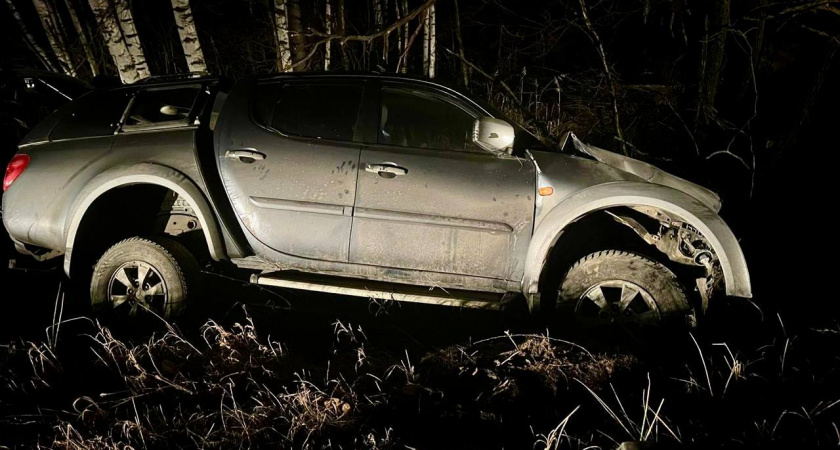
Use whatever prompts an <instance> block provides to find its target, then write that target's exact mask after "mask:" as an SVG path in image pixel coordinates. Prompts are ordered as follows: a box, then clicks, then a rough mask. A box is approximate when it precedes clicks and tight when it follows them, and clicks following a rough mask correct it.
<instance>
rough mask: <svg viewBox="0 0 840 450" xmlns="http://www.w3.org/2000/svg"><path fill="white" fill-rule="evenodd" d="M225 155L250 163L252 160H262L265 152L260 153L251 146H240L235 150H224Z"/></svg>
mask: <svg viewBox="0 0 840 450" xmlns="http://www.w3.org/2000/svg"><path fill="white" fill-rule="evenodd" d="M225 157H226V158H234V159H238V160H239V161H241V162H244V163H246V164H251V163H252V162H254V161H262V160H263V159H265V153H260V152H258V151H256V150H254V149H253V148H240V149H237V150H228V151H226V152H225Z"/></svg>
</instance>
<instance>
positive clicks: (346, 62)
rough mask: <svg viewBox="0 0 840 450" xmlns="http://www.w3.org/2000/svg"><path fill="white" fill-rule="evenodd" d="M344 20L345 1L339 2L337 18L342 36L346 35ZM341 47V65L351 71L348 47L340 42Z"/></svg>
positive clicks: (338, 29) (340, 0)
mask: <svg viewBox="0 0 840 450" xmlns="http://www.w3.org/2000/svg"><path fill="white" fill-rule="evenodd" d="M344 18H345V12H344V0H338V17H336V31H337V32H338V34H340V35H342V36H343V35H344V34H345V33H346V30H345V26H344ZM339 46H340V47H341V64H342V65H343V66H344V70H350V61H349V60H348V56H347V47H346V46H345V45H344V42H339Z"/></svg>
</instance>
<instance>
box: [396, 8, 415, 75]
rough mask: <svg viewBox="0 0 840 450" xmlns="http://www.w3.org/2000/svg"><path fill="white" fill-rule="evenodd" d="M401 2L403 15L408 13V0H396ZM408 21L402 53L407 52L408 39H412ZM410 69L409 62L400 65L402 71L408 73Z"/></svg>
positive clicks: (403, 38)
mask: <svg viewBox="0 0 840 450" xmlns="http://www.w3.org/2000/svg"><path fill="white" fill-rule="evenodd" d="M396 1H397V2H399V4H401V5H402V13H403V15H408V14H409V11H408V0H396ZM408 25H409V24H408V23H406V24H405V26H404V27H403V31H402V50H401V51H400V55H402V54H403V53H405V51H406V49H407V48H408V40H409V39H410V37H409V36H410V35H411V33H410V32H409V27H408ZM407 71H408V64H402V65H401V66H400V72H402V73H406V72H407Z"/></svg>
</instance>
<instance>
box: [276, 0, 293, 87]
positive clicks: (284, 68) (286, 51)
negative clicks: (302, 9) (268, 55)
mask: <svg viewBox="0 0 840 450" xmlns="http://www.w3.org/2000/svg"><path fill="white" fill-rule="evenodd" d="M274 39H275V42H276V44H277V71H278V72H291V71H292V51H291V48H290V47H289V13H288V11H287V10H286V0H274Z"/></svg>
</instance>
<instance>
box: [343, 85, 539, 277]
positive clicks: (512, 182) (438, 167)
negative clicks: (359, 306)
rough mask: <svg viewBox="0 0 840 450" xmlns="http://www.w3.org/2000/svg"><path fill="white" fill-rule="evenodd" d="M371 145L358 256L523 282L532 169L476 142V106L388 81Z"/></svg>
mask: <svg viewBox="0 0 840 450" xmlns="http://www.w3.org/2000/svg"><path fill="white" fill-rule="evenodd" d="M379 105H380V107H379V116H380V120H379V122H378V131H377V136H376V137H375V138H374V139H372V140H373V141H374V142H372V143H370V144H366V145H365V146H364V147H363V148H362V153H361V159H360V166H361V168H362V170H361V171H360V172H359V181H358V191H357V195H356V210H355V217H354V220H353V231H352V237H351V242H350V261H351V262H354V263H360V264H370V265H376V266H384V267H394V268H403V269H414V270H422V271H432V272H442V273H449V274H463V275H473V276H481V277H489V278H498V279H507V280H510V279H516V278H518V277H519V276H521V271H522V265H521V262H522V260H523V259H524V256H525V252H526V251H527V247H528V241H529V238H530V235H531V231H532V227H533V215H534V194H535V192H534V189H535V184H536V179H535V172H534V168H533V166H532V165H531V164H530V163H529V162H527V161H524V160H519V159H517V158H512V157H506V156H503V157H499V156H495V155H492V154H490V153H488V152H485V151H483V150H481V149H480V148H478V147H477V146H475V145H474V144H472V142H471V139H470V138H471V133H472V127H473V121H474V120H475V118H477V117H478V116H480V115H481V114H482V112H481V111H479V110H478V108H477V107H476V106H475V105H472V104H471V103H469V102H468V101H466V100H465V99H462V98H460V97H458V96H457V95H456V94H453V93H449V92H448V91H442V90H438V89H436V88H432V87H425V86H423V85H418V84H416V83H403V82H398V81H393V82H388V81H383V85H382V87H381V90H380V101H379Z"/></svg>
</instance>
